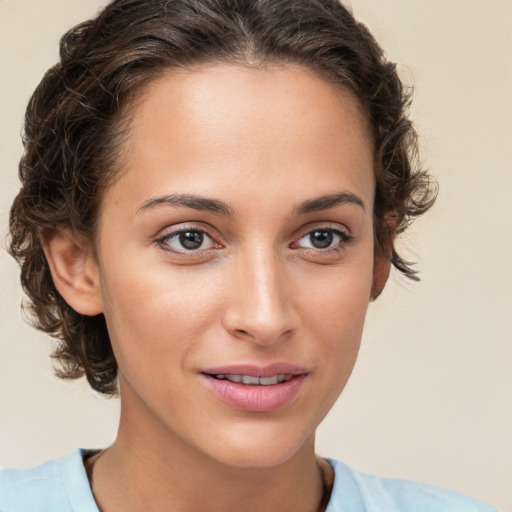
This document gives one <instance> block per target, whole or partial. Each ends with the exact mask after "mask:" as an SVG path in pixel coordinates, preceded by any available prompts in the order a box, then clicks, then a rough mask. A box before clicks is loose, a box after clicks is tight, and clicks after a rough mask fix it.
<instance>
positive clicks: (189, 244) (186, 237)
mask: <svg viewBox="0 0 512 512" xmlns="http://www.w3.org/2000/svg"><path fill="white" fill-rule="evenodd" d="M180 243H181V245H182V246H183V247H185V249H197V248H198V247H201V244H202V243H203V234H202V233H199V232H198V231H185V232H184V233H180Z"/></svg>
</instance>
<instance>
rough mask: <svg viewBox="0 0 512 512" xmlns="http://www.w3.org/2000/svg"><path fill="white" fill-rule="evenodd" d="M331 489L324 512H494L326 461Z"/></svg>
mask: <svg viewBox="0 0 512 512" xmlns="http://www.w3.org/2000/svg"><path fill="white" fill-rule="evenodd" d="M329 462H330V464H331V465H332V466H333V468H334V472H335V479H334V487H333V491H332V495H331V500H330V502H329V507H328V508H327V512H341V511H343V512H345V511H347V512H363V511H371V512H409V511H411V510H414V511H415V512H497V510H496V509H495V508H493V507H491V506H489V505H485V504H484V503H481V502H479V501H477V500H474V499H473V498H470V497H468V496H465V495H463V494H460V493H457V492H454V491H448V490H446V489H441V488H439V487H434V486H431V485H427V484H421V483H418V482H412V481H410V480H402V479H395V478H379V477H376V476H371V475H366V474H363V473H358V472H357V471H354V470H353V469H351V468H349V467H348V466H346V465H345V464H343V463H342V462H339V461H336V460H333V459H329Z"/></svg>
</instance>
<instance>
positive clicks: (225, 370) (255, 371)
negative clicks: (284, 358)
mask: <svg viewBox="0 0 512 512" xmlns="http://www.w3.org/2000/svg"><path fill="white" fill-rule="evenodd" d="M201 373H203V374H208V375H248V376H251V377H273V376H274V375H279V374H286V375H303V374H306V373H308V371H307V370H306V368H303V367H301V366H297V365H294V364H290V363H272V364H268V365H265V366H259V365H253V364H228V365H223V366H215V367H211V368H205V369H202V370H201Z"/></svg>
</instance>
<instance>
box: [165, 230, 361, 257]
mask: <svg viewBox="0 0 512 512" xmlns="http://www.w3.org/2000/svg"><path fill="white" fill-rule="evenodd" d="M321 232H323V233H329V234H330V235H331V236H332V235H334V236H336V237H338V238H339V241H338V242H337V243H336V245H335V246H333V247H327V248H317V247H303V249H304V250H307V251H310V252H311V251H312V252H316V253H317V254H329V253H331V252H333V251H335V252H339V251H341V250H343V248H344V246H345V245H348V244H349V243H350V242H352V241H353V239H354V237H353V235H351V234H350V233H349V232H348V231H345V230H341V229H337V228H332V227H318V228H314V229H310V230H308V231H305V232H303V234H301V235H300V237H299V238H298V239H297V241H295V242H292V244H290V248H292V249H296V248H297V247H296V245H297V244H298V242H300V241H301V240H303V239H304V238H306V237H308V236H309V237H311V236H312V235H313V234H314V233H321ZM185 233H194V234H199V235H201V237H202V242H203V241H204V240H205V239H206V238H207V239H209V240H210V243H211V244H212V245H213V247H209V248H206V249H197V250H196V249H190V248H189V249H186V248H182V249H181V250H180V249H173V248H171V247H170V243H169V242H170V241H171V240H172V239H175V238H178V237H180V235H184V234H185ZM178 239H179V238H178ZM155 242H156V243H157V244H158V245H159V246H160V247H161V248H162V250H164V251H168V252H172V253H174V254H179V255H184V256H187V257H197V256H199V255H204V254H205V253H206V252H209V251H211V250H215V249H219V248H222V245H221V244H219V243H218V242H216V241H215V239H214V237H213V236H212V234H211V233H209V232H208V231H207V230H205V229H204V228H198V227H192V226H191V227H183V228H180V229H177V230H176V231H171V232H168V233H165V234H164V235H163V236H161V237H159V238H157V239H156V240H155ZM331 243H332V242H331ZM299 248H300V246H299Z"/></svg>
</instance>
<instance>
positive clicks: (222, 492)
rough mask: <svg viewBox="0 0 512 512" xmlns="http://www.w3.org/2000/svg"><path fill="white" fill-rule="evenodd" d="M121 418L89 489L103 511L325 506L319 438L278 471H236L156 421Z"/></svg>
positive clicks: (226, 511)
mask: <svg viewBox="0 0 512 512" xmlns="http://www.w3.org/2000/svg"><path fill="white" fill-rule="evenodd" d="M122 411H123V412H122V414H121V421H120V428H119V433H118V436H117V439H116V441H115V442H114V444H113V445H112V446H111V447H110V448H109V449H108V450H106V451H105V452H104V453H103V454H102V455H101V457H99V458H97V459H96V461H97V462H96V461H95V460H94V459H93V460H92V461H91V462H92V464H94V465H93V472H92V488H93V492H94V495H95V499H96V501H97V503H98V506H99V508H100V510H101V511H102V512H112V511H116V510H123V511H124V512H136V511H140V510H152V511H156V512H158V511H162V512H163V511H164V510H165V511H169V510H179V511H182V512H188V511H190V512H192V511H197V510H205V506H207V509H208V510H209V511H212V512H216V511H219V512H221V511H222V512H235V511H236V512H238V511H239V510H244V512H251V511H262V510H279V511H280V512H281V511H283V512H284V511H297V510H301V511H308V512H317V511H318V510H321V509H323V508H324V507H325V503H324V502H325V499H324V498H325V496H326V495H327V496H328V492H329V490H327V491H326V485H325V478H323V474H322V471H321V469H320V466H319V461H318V460H317V459H316V457H315V454H314V437H311V438H310V439H308V440H307V441H306V442H305V443H304V444H303V445H302V446H301V447H300V448H299V450H298V451H297V452H296V453H294V454H293V455H292V456H291V457H290V458H288V459H287V460H285V461H284V462H282V463H280V464H277V465H272V466H271V467H258V468H254V467H233V466H230V465H227V464H225V463H222V462H219V461H217V460H215V459H213V458H210V457H208V456H207V455H205V454H203V453H201V452H199V451H198V450H197V449H196V448H195V447H192V446H190V445H189V444H187V443H185V442H184V441H183V440H181V439H179V438H177V437H176V436H175V435H174V434H173V433H172V432H170V431H169V430H166V429H165V428H163V427H162V426H161V425H158V422H156V424H155V421H152V419H151V418H147V417H146V418H145V419H144V421H143V420H142V419H141V418H143V417H142V416H141V415H140V414H136V415H135V414H133V415H131V414H129V412H127V411H126V410H123V407H122ZM324 471H325V468H324ZM328 479H329V478H328Z"/></svg>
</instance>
